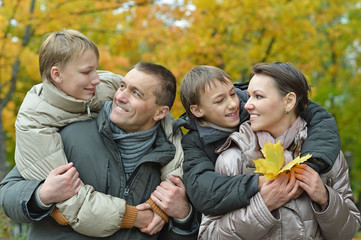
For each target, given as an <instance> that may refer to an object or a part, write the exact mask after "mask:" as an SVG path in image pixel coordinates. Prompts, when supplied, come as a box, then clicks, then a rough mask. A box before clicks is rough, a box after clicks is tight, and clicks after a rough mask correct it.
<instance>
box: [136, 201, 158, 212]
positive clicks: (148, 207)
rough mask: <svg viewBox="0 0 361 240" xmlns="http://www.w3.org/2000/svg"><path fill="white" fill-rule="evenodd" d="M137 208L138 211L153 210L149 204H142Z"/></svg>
mask: <svg viewBox="0 0 361 240" xmlns="http://www.w3.org/2000/svg"><path fill="white" fill-rule="evenodd" d="M153 201H154V200H153ZM136 208H137V209H138V211H144V210H152V207H151V206H150V205H149V204H148V203H141V204H139V205H137V206H136Z"/></svg>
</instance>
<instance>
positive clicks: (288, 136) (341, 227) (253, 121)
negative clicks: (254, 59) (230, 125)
mask: <svg viewBox="0 0 361 240" xmlns="http://www.w3.org/2000/svg"><path fill="white" fill-rule="evenodd" d="M308 91H309V86H308V84H307V81H306V79H305V77H304V76H303V74H302V73H301V72H300V71H299V70H297V69H296V68H295V67H293V66H292V65H291V64H289V63H278V62H277V63H270V64H264V63H261V64H256V65H255V66H254V67H253V77H252V79H251V81H250V83H249V87H248V94H249V99H248V101H247V103H246V105H245V108H246V110H247V111H248V112H249V114H250V120H249V121H247V122H245V123H243V124H242V125H241V126H240V130H239V132H235V133H232V134H231V135H230V137H229V138H228V139H227V141H226V143H225V144H224V145H223V146H221V147H220V148H219V149H218V152H220V153H221V154H220V156H219V157H218V159H217V163H216V171H217V172H219V173H221V174H223V175H237V174H253V172H254V170H255V166H254V162H253V160H256V159H258V158H263V155H262V153H261V151H260V150H261V148H262V147H263V144H264V143H267V142H273V143H277V142H278V141H279V140H280V142H281V145H282V147H283V148H284V153H285V154H284V155H285V164H286V163H288V162H289V161H291V160H293V159H294V158H295V157H297V156H298V155H299V154H300V151H301V146H302V143H303V142H304V141H305V139H306V138H307V127H306V123H305V122H304V120H302V118H301V117H300V116H301V115H302V114H303V111H304V109H305V107H306V103H307V101H308ZM360 223H361V220H360V213H359V211H358V209H357V208H356V206H355V204H354V199H353V194H352V191H351V186H350V182H349V178H348V167H347V163H346V160H345V158H344V156H343V154H342V152H340V154H339V156H338V158H337V160H336V163H335V164H334V166H333V168H332V169H331V170H330V171H329V172H328V173H326V174H322V175H319V174H318V173H317V172H316V171H314V170H313V169H312V168H311V167H309V166H308V165H306V164H301V165H298V166H296V167H294V168H293V169H292V171H291V174H290V176H288V175H286V174H281V175H279V176H278V177H277V178H276V179H275V180H273V181H266V182H265V183H263V184H262V186H261V188H260V191H259V192H258V193H257V194H256V195H255V196H254V197H253V198H252V199H251V201H250V205H249V206H248V207H246V208H242V209H239V210H235V211H232V212H229V213H227V214H225V215H222V216H203V218H202V224H201V227H200V233H199V238H200V239H222V240H223V239H252V240H255V239H352V237H353V236H354V235H355V234H356V232H357V230H358V229H359V227H360Z"/></svg>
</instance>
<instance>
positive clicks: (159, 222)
mask: <svg viewBox="0 0 361 240" xmlns="http://www.w3.org/2000/svg"><path fill="white" fill-rule="evenodd" d="M137 209H138V215H139V213H140V214H143V213H145V214H147V212H148V211H149V210H150V211H151V212H152V215H153V216H152V219H151V221H150V222H149V218H147V216H146V215H144V214H143V216H139V217H140V218H141V217H142V218H143V220H144V221H143V225H142V226H143V227H142V226H140V227H138V226H136V224H134V225H135V226H136V227H138V228H139V230H140V231H141V232H144V233H147V234H149V235H153V234H156V233H158V232H160V230H162V228H163V226H164V224H165V221H164V220H163V219H162V218H161V217H160V216H159V215H158V214H156V213H155V212H153V210H152V208H151V206H150V205H149V204H148V203H142V204H139V205H138V206H137ZM138 215H137V218H138ZM135 221H136V222H137V220H135Z"/></svg>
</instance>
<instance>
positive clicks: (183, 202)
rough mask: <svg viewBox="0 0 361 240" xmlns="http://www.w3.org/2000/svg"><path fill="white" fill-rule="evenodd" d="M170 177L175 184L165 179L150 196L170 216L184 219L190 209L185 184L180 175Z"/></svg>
mask: <svg viewBox="0 0 361 240" xmlns="http://www.w3.org/2000/svg"><path fill="white" fill-rule="evenodd" d="M169 178H170V180H171V181H172V182H173V183H174V184H172V183H169V182H166V181H163V182H162V183H161V184H160V185H159V186H158V187H157V188H156V190H155V191H154V192H153V193H152V195H151V196H150V197H151V199H152V200H153V201H154V202H155V203H156V204H157V205H158V206H159V207H160V208H161V209H162V210H163V211H164V212H165V213H166V214H167V215H168V216H170V217H174V218H178V219H184V218H186V217H187V216H188V214H189V211H190V206H189V203H188V199H187V195H186V191H185V187H184V184H183V182H182V180H181V179H180V178H178V177H174V176H170V177H169Z"/></svg>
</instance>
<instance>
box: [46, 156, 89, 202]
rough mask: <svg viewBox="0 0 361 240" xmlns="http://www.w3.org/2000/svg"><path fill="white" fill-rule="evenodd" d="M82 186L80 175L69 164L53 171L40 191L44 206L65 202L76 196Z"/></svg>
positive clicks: (71, 164)
mask: <svg viewBox="0 0 361 240" xmlns="http://www.w3.org/2000/svg"><path fill="white" fill-rule="evenodd" d="M81 186H82V182H81V180H80V178H79V173H78V171H77V170H76V169H75V167H73V163H68V164H66V165H62V166H60V167H57V168H55V169H53V170H52V171H51V172H50V173H49V176H48V177H47V178H46V179H45V182H44V184H43V185H42V186H41V187H40V189H39V197H40V200H41V201H42V202H43V203H44V204H52V203H58V202H62V201H65V200H67V199H69V198H70V197H72V196H74V195H75V194H76V193H77V192H78V191H79V189H80V188H81Z"/></svg>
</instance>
